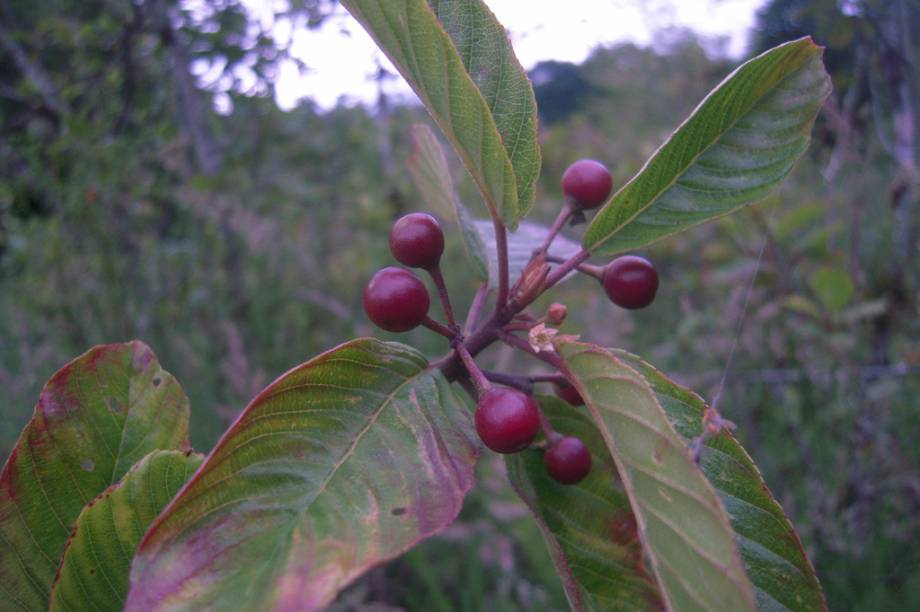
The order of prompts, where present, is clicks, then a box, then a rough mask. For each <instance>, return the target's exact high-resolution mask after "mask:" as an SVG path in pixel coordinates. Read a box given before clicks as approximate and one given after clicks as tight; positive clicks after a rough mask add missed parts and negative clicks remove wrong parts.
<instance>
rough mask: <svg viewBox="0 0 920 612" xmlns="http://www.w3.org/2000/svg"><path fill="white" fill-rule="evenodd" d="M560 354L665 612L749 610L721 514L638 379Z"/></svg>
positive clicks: (598, 354) (599, 359)
mask: <svg viewBox="0 0 920 612" xmlns="http://www.w3.org/2000/svg"><path fill="white" fill-rule="evenodd" d="M559 353H560V355H561V356H562V358H563V362H564V365H565V369H566V370H567V375H568V377H569V379H570V380H571V381H572V382H573V384H574V385H575V388H576V389H577V390H578V392H579V393H580V394H581V396H582V397H583V398H584V399H585V402H586V407H587V410H588V411H589V413H590V415H591V418H592V419H593V421H594V424H595V426H596V427H597V428H598V429H599V430H600V432H601V434H602V435H603V437H604V441H605V442H606V444H607V450H608V451H609V452H610V454H611V456H612V457H613V460H614V462H615V463H616V466H617V472H618V473H619V474H620V478H621V480H622V482H623V487H624V489H625V491H626V494H627V496H628V497H629V501H630V505H631V506H632V510H633V513H634V514H635V516H636V523H637V525H638V532H639V539H640V541H641V542H642V545H643V550H644V551H645V553H646V554H647V555H648V557H649V559H650V561H651V566H652V569H653V572H654V574H655V576H656V578H657V581H658V586H659V588H660V589H661V594H662V598H663V599H664V600H665V603H666V605H667V606H668V608H669V609H672V610H699V609H703V610H754V609H755V607H754V594H753V590H752V588H751V584H750V582H749V580H748V577H747V575H746V574H745V572H744V567H743V565H742V563H741V558H740V556H739V554H738V548H737V546H736V544H735V538H734V533H733V532H732V529H731V524H730V522H729V517H728V514H727V513H726V511H725V508H724V507H723V505H722V502H721V501H720V500H719V497H718V496H717V494H716V492H715V490H714V489H713V487H712V485H711V484H710V483H709V481H708V480H707V479H706V477H705V476H704V475H703V473H702V472H701V471H700V469H699V467H698V466H697V465H696V464H695V463H694V461H693V459H692V457H691V456H690V452H689V450H688V449H687V446H686V445H685V444H684V441H683V440H682V439H681V438H680V436H678V434H677V433H676V432H675V431H674V428H673V427H672V425H671V423H670V421H669V420H668V417H667V415H666V414H665V412H664V410H663V409H662V407H661V405H660V404H659V403H658V399H657V397H656V395H655V394H654V393H653V391H652V389H651V388H650V387H649V385H648V383H647V382H646V381H645V379H644V378H643V377H642V376H641V375H640V374H639V373H638V372H636V371H635V370H634V369H632V368H631V367H629V366H628V365H626V364H625V363H624V362H623V361H621V360H620V359H618V358H616V357H614V356H613V354H611V353H610V352H609V351H606V350H604V349H602V348H600V347H597V346H594V345H590V344H581V343H575V342H572V343H564V344H560V347H559Z"/></svg>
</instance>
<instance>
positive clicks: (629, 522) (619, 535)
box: [610, 510, 639, 546]
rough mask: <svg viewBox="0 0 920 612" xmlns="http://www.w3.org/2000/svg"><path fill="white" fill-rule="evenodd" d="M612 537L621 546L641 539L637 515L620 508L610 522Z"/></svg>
mask: <svg viewBox="0 0 920 612" xmlns="http://www.w3.org/2000/svg"><path fill="white" fill-rule="evenodd" d="M610 538H611V539H612V540H613V541H614V542H616V543H617V544H619V545H620V546H629V545H630V544H632V543H633V542H635V541H637V540H638V539H639V531H638V526H637V524H636V516H635V515H634V514H633V513H632V512H630V511H629V510H620V511H618V512H617V513H616V514H614V515H613V521H611V523H610Z"/></svg>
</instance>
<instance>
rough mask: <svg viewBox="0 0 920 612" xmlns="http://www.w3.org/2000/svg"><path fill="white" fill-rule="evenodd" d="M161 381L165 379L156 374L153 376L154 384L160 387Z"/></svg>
mask: <svg viewBox="0 0 920 612" xmlns="http://www.w3.org/2000/svg"><path fill="white" fill-rule="evenodd" d="M161 382H163V379H161V378H160V377H159V376H155V377H154V378H153V386H154V387H159V386H160V383H161Z"/></svg>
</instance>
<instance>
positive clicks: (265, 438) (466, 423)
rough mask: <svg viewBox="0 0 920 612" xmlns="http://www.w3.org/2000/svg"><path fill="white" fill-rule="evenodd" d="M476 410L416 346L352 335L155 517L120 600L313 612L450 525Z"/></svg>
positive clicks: (233, 433) (287, 387)
mask: <svg viewBox="0 0 920 612" xmlns="http://www.w3.org/2000/svg"><path fill="white" fill-rule="evenodd" d="M474 440H475V434H474V433H473V432H472V430H471V423H470V414H469V411H468V409H467V408H466V407H465V406H464V405H463V403H462V402H461V401H460V400H459V399H458V398H456V397H455V396H454V394H453V391H452V389H451V387H450V385H449V384H448V383H447V381H446V379H445V378H444V377H443V376H442V375H441V373H440V371H438V370H432V369H429V368H428V364H427V362H426V361H425V359H424V358H423V357H422V356H421V355H420V354H419V353H418V352H416V351H415V350H413V349H411V348H409V347H406V346H403V345H401V344H395V343H385V342H380V341H378V340H374V339H359V340H354V341H352V342H349V343H346V344H343V345H341V346H339V347H338V348H335V349H333V350H331V351H329V352H326V353H324V354H322V355H320V356H318V357H316V358H315V359H313V360H311V361H308V362H307V363H305V364H303V365H301V366H298V367H297V368H294V369H293V370H291V371H290V372H288V373H287V374H285V375H284V376H282V377H281V378H279V379H278V380H277V381H275V382H274V383H272V384H271V385H269V386H268V387H267V388H266V389H265V390H264V391H262V392H261V393H260V394H259V395H258V396H256V398H255V399H254V400H253V401H252V402H251V403H250V404H249V406H248V407H247V408H246V410H245V411H244V412H243V413H242V415H241V416H240V418H239V419H238V420H237V422H236V423H235V424H234V425H233V426H232V427H231V428H230V430H229V431H228V432H227V433H226V434H224V437H223V438H221V440H220V442H218V444H217V446H216V447H215V448H214V450H213V451H212V452H211V454H210V455H209V456H208V457H207V459H206V460H205V462H204V464H203V465H202V466H201V468H200V469H199V470H198V472H197V473H196V474H195V476H194V477H193V478H192V480H190V481H189V483H188V484H187V485H186V486H185V488H183V489H182V491H181V492H180V493H179V495H178V496H177V497H176V498H175V499H174V500H173V502H172V503H171V504H170V505H169V506H168V507H167V508H166V510H164V511H163V513H162V514H160V516H159V517H158V518H157V519H156V521H155V522H154V524H153V525H152V526H151V527H150V530H149V531H148V532H147V535H146V536H144V539H143V541H142V542H141V545H140V547H139V549H138V552H137V555H136V557H135V560H134V565H133V566H132V568H131V590H130V592H129V595H128V602H127V605H126V609H127V610H148V609H150V608H151V607H153V606H154V605H158V606H166V607H168V608H169V609H171V610H186V609H203V608H207V609H216V610H267V609H285V610H314V609H317V608H321V607H323V606H325V605H326V604H328V603H329V602H330V601H331V600H332V599H333V597H335V595H336V593H338V592H339V591H340V590H341V589H342V588H344V587H345V586H346V585H347V584H348V583H350V582H351V581H352V580H354V579H355V578H357V577H358V576H360V575H361V574H362V573H363V572H364V571H366V570H367V569H368V568H370V567H372V566H374V565H377V564H379V563H381V562H383V561H385V560H387V559H391V558H393V557H395V556H397V555H399V554H401V553H403V552H405V551H406V550H408V549H409V548H411V547H412V546H414V545H415V544H416V543H418V542H419V541H420V540H422V539H424V538H426V537H428V536H430V535H432V534H434V533H436V532H437V531H439V530H441V529H442V528H444V527H446V526H447V525H449V524H450V523H451V522H453V520H454V519H455V518H456V516H457V513H458V512H459V511H460V507H461V504H462V502H463V498H464V496H465V495H466V493H467V491H469V489H470V487H471V486H472V484H473V467H474V464H475V461H476V457H477V453H478V444H477V443H476V442H475V441H474Z"/></svg>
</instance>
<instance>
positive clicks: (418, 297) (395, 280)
mask: <svg viewBox="0 0 920 612" xmlns="http://www.w3.org/2000/svg"><path fill="white" fill-rule="evenodd" d="M429 305H430V304H429V299H428V289H426V288H425V285H424V284H423V283H422V281H420V280H419V279H418V277H417V276H416V275H415V274H412V272H409V271H408V270H403V269H402V268H394V267H388V268H383V269H382V270H378V271H377V273H376V274H374V276H373V277H372V278H371V281H370V282H369V283H368V284H367V287H366V288H365V289H364V312H366V313H367V316H368V318H369V319H370V320H371V321H373V322H374V323H375V324H376V325H377V326H378V327H380V328H382V329H385V330H387V331H392V332H402V331H409V330H410V329H412V328H414V327H417V326H418V325H419V324H420V323H421V322H422V321H423V320H424V319H425V317H426V316H427V315H428V306H429Z"/></svg>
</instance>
